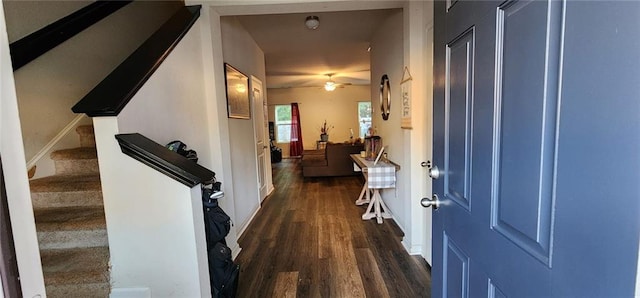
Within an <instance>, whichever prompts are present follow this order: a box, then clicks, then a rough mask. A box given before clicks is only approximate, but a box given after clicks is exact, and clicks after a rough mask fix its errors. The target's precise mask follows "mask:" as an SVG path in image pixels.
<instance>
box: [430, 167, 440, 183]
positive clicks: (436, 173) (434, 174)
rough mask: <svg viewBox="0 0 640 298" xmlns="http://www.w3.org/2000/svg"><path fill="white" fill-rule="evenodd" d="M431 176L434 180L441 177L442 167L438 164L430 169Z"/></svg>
mask: <svg viewBox="0 0 640 298" xmlns="http://www.w3.org/2000/svg"><path fill="white" fill-rule="evenodd" d="M429 177H431V179H433V180H436V179H438V178H440V169H438V166H435V165H434V166H433V168H431V169H429Z"/></svg>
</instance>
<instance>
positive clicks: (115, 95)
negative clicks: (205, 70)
mask: <svg viewBox="0 0 640 298" xmlns="http://www.w3.org/2000/svg"><path fill="white" fill-rule="evenodd" d="M200 8H201V6H200V5H196V6H186V7H183V8H181V9H180V10H178V11H177V12H176V13H175V14H174V15H173V16H172V17H171V18H170V19H169V20H168V21H167V22H165V23H164V24H163V25H162V26H161V27H160V29H158V30H157V31H156V32H155V33H153V35H151V37H149V39H147V40H146V41H145V42H144V43H143V44H142V45H141V46H140V47H138V49H136V50H135V51H134V52H133V53H132V54H131V55H130V56H129V57H127V59H125V60H124V61H123V62H122V63H121V64H120V65H119V66H118V67H116V69H114V70H113V72H111V73H110V74H109V75H108V76H107V77H106V78H105V79H104V80H102V81H101V82H100V83H99V84H98V85H97V86H96V87H95V88H93V90H91V91H90V92H89V93H88V94H87V95H85V96H84V98H82V99H81V100H80V101H79V102H78V103H77V104H76V105H75V106H73V108H72V110H73V112H75V113H85V114H87V115H88V116H90V117H97V116H117V115H118V114H119V113H120V111H122V109H123V108H124V107H125V106H126V105H127V103H128V102H129V101H130V100H131V98H132V97H133V96H134V95H135V94H136V92H138V90H139V89H140V88H141V87H142V85H143V84H144V83H145V82H146V81H147V80H148V79H149V77H151V75H152V74H153V73H154V72H155V70H156V69H157V68H158V67H159V66H160V64H162V61H164V59H166V58H167V56H168V55H169V53H170V52H171V51H172V50H173V49H174V48H175V47H176V45H177V44H178V42H180V40H181V39H182V38H183V37H184V36H185V35H186V34H187V32H188V31H189V29H190V28H191V26H193V24H194V23H195V21H196V20H197V19H198V17H199V16H200Z"/></svg>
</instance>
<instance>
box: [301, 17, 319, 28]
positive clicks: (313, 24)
mask: <svg viewBox="0 0 640 298" xmlns="http://www.w3.org/2000/svg"><path fill="white" fill-rule="evenodd" d="M304 25H305V26H307V28H309V30H316V29H318V26H320V19H319V18H318V17H317V16H308V17H307V19H306V20H305V21H304Z"/></svg>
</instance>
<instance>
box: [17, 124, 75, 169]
mask: <svg viewBox="0 0 640 298" xmlns="http://www.w3.org/2000/svg"><path fill="white" fill-rule="evenodd" d="M85 117H86V115H84V114H81V115H77V116H76V117H75V118H73V120H71V122H69V124H67V126H65V127H64V128H63V129H62V130H61V131H60V132H59V133H58V134H57V135H56V136H55V137H53V139H51V141H49V143H47V144H46V145H44V147H42V149H40V151H38V153H36V155H34V156H33V157H32V158H31V159H30V160H29V161H28V162H27V170H29V169H30V168H32V167H33V166H35V165H36V163H38V161H40V159H41V158H42V157H43V156H44V155H45V154H47V152H49V151H50V150H51V149H52V148H53V147H54V146H55V145H56V144H58V142H60V140H62V138H64V137H65V136H66V135H67V134H68V133H69V132H70V131H71V130H72V129H73V128H74V127H76V126H77V125H78V123H80V121H82V120H83V119H84V118H85Z"/></svg>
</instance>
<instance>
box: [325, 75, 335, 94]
mask: <svg viewBox="0 0 640 298" xmlns="http://www.w3.org/2000/svg"><path fill="white" fill-rule="evenodd" d="M324 90H327V91H333V90H336V82H334V81H332V80H331V75H329V80H328V81H327V82H326V83H324Z"/></svg>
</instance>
